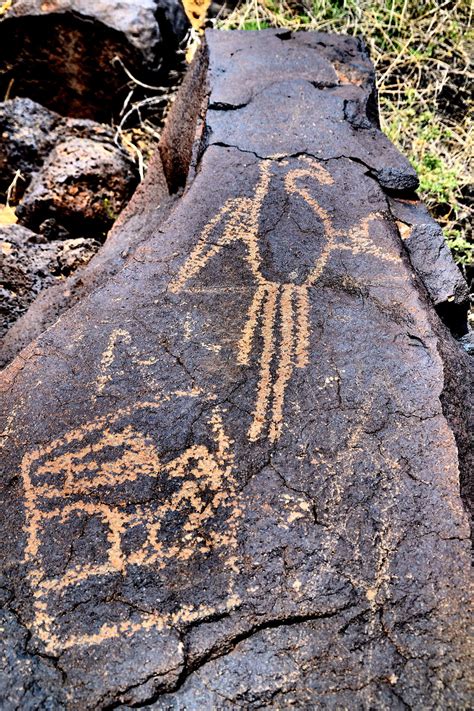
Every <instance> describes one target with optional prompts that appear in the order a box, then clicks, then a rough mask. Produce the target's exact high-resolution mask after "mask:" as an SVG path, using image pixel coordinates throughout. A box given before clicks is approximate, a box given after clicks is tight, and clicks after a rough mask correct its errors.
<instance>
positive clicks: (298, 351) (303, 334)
mask: <svg viewBox="0 0 474 711" xmlns="http://www.w3.org/2000/svg"><path fill="white" fill-rule="evenodd" d="M295 294H296V322H297V327H296V328H297V337H296V345H295V356H296V363H295V365H296V367H297V368H305V367H306V366H307V365H308V362H309V294H308V287H307V286H305V285H304V284H303V285H302V286H295Z"/></svg>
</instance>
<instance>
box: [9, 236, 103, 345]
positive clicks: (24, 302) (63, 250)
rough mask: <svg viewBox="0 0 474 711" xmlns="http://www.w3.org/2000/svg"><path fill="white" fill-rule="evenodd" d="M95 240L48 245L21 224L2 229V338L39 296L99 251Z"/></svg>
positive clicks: (67, 241)
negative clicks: (43, 290) (42, 291)
mask: <svg viewBox="0 0 474 711" xmlns="http://www.w3.org/2000/svg"><path fill="white" fill-rule="evenodd" d="M98 248H99V244H98V243H97V242H95V241H94V240H86V239H67V240H64V241H62V242H47V241H46V240H45V238H44V237H41V236H40V235H37V234H35V233H34V232H31V230H28V229H27V228H26V227H22V226H21V225H2V226H0V336H3V335H4V333H5V331H6V330H7V329H8V328H9V327H10V325H11V324H13V323H14V322H15V321H16V320H17V319H18V318H19V317H20V316H21V315H22V314H23V313H25V312H26V310H27V309H28V306H29V305H30V304H31V302H32V301H33V300H34V299H35V297H36V296H37V295H38V294H39V292H40V291H41V290H42V289H44V288H46V287H47V286H50V285H52V284H55V283H58V281H61V280H63V279H64V277H66V276H68V275H69V274H70V273H71V272H72V271H74V270H75V269H77V268H78V267H79V266H81V265H83V264H85V263H87V262H88V261H89V260H90V258H91V257H92V255H93V254H95V253H96V252H97V249H98Z"/></svg>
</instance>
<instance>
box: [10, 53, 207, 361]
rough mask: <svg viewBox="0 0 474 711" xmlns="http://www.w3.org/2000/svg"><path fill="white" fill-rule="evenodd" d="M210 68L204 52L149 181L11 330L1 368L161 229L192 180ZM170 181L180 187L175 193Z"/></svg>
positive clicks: (170, 122) (177, 106)
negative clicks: (85, 257) (85, 259)
mask: <svg viewBox="0 0 474 711" xmlns="http://www.w3.org/2000/svg"><path fill="white" fill-rule="evenodd" d="M206 68H207V57H206V55H205V54H204V53H201V54H199V55H198V56H197V57H196V59H195V61H194V63H193V65H192V67H191V68H190V70H189V72H188V74H187V75H186V77H185V78H184V80H183V82H182V84H181V87H180V90H179V93H178V96H177V97H176V100H175V101H174V103H173V105H172V107H171V110H170V112H169V114H168V119H169V120H168V123H167V125H166V126H165V129H164V131H163V133H162V137H161V140H160V144H159V150H157V151H156V154H155V156H154V157H153V159H152V160H151V162H150V165H149V168H148V170H147V173H146V176H145V179H144V181H143V182H142V183H140V185H139V186H138V189H137V190H136V192H135V193H134V195H133V197H132V199H131V201H130V202H129V204H128V205H127V207H126V208H125V209H124V211H123V212H122V213H121V214H120V217H119V218H118V220H117V221H116V222H115V223H114V226H113V228H112V230H111V231H110V233H109V235H108V236H107V240H106V242H105V244H104V245H103V247H102V248H101V249H100V251H99V252H98V253H97V254H96V256H95V257H94V258H93V259H92V260H91V261H90V262H89V263H88V264H87V265H86V266H85V267H84V268H83V269H79V270H78V271H77V272H76V273H74V274H72V275H71V276H70V277H69V278H68V279H65V280H64V281H61V282H60V283H57V284H55V285H54V286H51V287H50V288H48V289H46V290H44V291H43V292H42V293H41V294H40V295H39V296H38V298H37V299H36V300H35V301H34V303H33V304H32V306H31V307H30V309H29V310H28V311H27V313H26V314H24V316H22V317H21V318H20V319H19V320H18V321H17V322H16V323H15V324H14V325H13V326H12V327H11V328H10V330H9V331H8V333H7V334H6V336H5V339H4V341H3V344H1V346H0V367H2V366H4V365H6V363H8V362H10V360H12V359H13V358H14V356H15V355H16V354H17V353H19V351H20V350H21V349H22V348H24V347H25V346H27V345H28V343H30V342H31V341H32V340H33V339H34V338H36V337H37V336H39V335H40V334H41V333H42V332H43V331H44V330H45V329H46V328H48V327H49V326H50V325H51V324H52V323H54V321H56V319H57V318H58V317H59V316H60V315H61V314H62V313H63V312H64V311H67V309H68V308H70V307H71V306H73V305H74V304H76V303H77V302H78V301H80V299H81V298H83V297H84V296H85V295H87V294H88V293H90V292H91V291H93V290H94V289H97V288H99V287H100V286H102V285H103V284H104V283H105V282H106V281H107V279H108V278H110V277H111V276H113V275H114V274H116V273H117V272H118V271H119V270H120V269H121V268H122V266H123V265H124V263H125V261H126V260H127V259H128V258H129V257H131V255H133V252H134V250H135V249H136V247H137V246H138V245H139V244H140V243H141V242H142V241H143V240H144V239H146V238H148V237H149V236H150V234H151V233H154V232H156V231H158V230H159V228H160V225H161V223H162V222H163V221H164V219H165V217H166V216H167V215H168V213H169V212H170V210H171V208H172V206H173V204H174V202H175V201H176V200H177V199H178V197H179V195H180V192H179V191H178V190H177V188H178V186H179V185H181V184H183V183H184V182H185V181H186V177H187V174H188V171H189V170H190V167H191V172H192V167H193V164H195V162H196V160H197V155H198V147H199V144H198V142H197V141H194V135H195V128H196V123H197V121H198V118H199V116H200V113H201V108H202V104H203V98H204V80H205V73H206ZM193 144H194V156H193ZM161 155H163V162H162V158H161ZM163 163H164V166H165V167H164V166H163ZM169 185H170V186H172V187H173V189H174V192H173V194H172V195H170V192H169V187H168V186H169Z"/></svg>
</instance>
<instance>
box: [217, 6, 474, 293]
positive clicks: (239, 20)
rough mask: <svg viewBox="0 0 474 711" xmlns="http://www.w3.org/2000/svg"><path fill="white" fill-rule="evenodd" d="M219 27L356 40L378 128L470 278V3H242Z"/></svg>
mask: <svg viewBox="0 0 474 711" xmlns="http://www.w3.org/2000/svg"><path fill="white" fill-rule="evenodd" d="M217 26H218V27H220V28H221V29H261V28H265V27H286V28H289V29H294V30H298V29H312V30H320V31H324V32H340V33H346V34H350V35H362V36H363V37H364V39H365V41H366V43H367V45H368V46H369V49H370V53H371V57H372V60H373V62H374V64H375V67H376V70H377V77H378V88H379V95H380V113H381V120H382V128H383V130H384V131H385V133H386V134H387V135H388V136H389V137H390V138H391V140H392V141H393V142H394V143H395V144H396V145H397V146H398V147H399V148H400V149H401V151H402V152H403V153H405V155H407V156H408V157H409V158H410V160H411V162H412V163H413V165H414V167H415V168H416V169H417V171H418V174H419V176H420V194H421V196H422V197H423V199H424V200H425V202H426V203H427V204H428V206H429V208H430V209H431V211H432V213H433V214H434V216H435V217H436V218H437V219H438V220H439V221H440V222H441V224H442V226H443V228H444V232H445V235H446V238H447V240H448V242H449V244H450V246H451V248H452V250H453V254H454V256H455V259H456V261H457V262H458V264H459V265H460V266H461V268H462V269H463V271H464V274H465V275H466V276H467V277H468V278H469V279H471V278H472V268H473V261H474V250H473V242H472V232H471V230H472V227H471V221H472V202H471V200H472V184H471V185H470V183H472V174H473V173H472V167H473V166H472V162H473V135H472V126H471V124H470V117H469V112H470V111H471V112H472V101H471V102H470V98H469V89H470V83H472V79H473V73H472V68H471V67H470V65H469V53H470V52H471V55H472V48H473V44H474V42H473V40H474V33H473V30H472V6H471V4H470V2H469V1H468V0H454V1H449V2H435V1H433V0H428V1H420V2H416V1H414V0H388V1H387V2H383V1H381V0H307V1H305V2H290V1H288V2H279V1H274V0H265V1H264V2H257V1H256V0H246V1H245V2H241V3H240V4H239V5H238V7H237V8H236V10H235V11H234V12H232V13H231V14H230V15H229V16H228V17H227V18H225V19H223V20H220V21H218V22H217Z"/></svg>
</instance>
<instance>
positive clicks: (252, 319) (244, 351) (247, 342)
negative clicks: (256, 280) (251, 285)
mask: <svg viewBox="0 0 474 711" xmlns="http://www.w3.org/2000/svg"><path fill="white" fill-rule="evenodd" d="M267 291H268V285H267V284H260V285H259V286H258V287H257V291H256V292H255V294H254V297H253V299H252V303H251V304H250V308H249V310H248V314H247V320H246V322H245V325H244V330H243V332H242V337H241V339H240V343H239V346H238V352H237V362H238V363H239V364H240V365H248V364H249V358H250V352H251V350H252V342H253V339H254V337H255V331H256V328H257V321H258V318H259V316H260V312H261V309H262V303H263V300H264V298H265V295H266V294H267Z"/></svg>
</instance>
